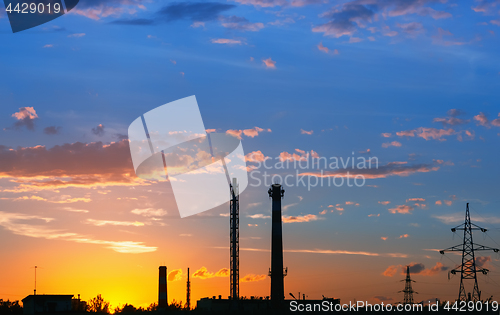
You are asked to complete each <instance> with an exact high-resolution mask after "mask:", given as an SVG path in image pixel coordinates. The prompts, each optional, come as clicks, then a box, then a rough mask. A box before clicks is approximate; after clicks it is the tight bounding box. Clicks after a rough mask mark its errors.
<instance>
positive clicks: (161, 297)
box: [158, 266, 168, 309]
mask: <svg viewBox="0 0 500 315" xmlns="http://www.w3.org/2000/svg"><path fill="white" fill-rule="evenodd" d="M159 269H160V274H159V277H158V308H161V309H164V308H167V306H168V302H167V301H168V300H167V297H168V295H167V267H166V266H160V268H159Z"/></svg>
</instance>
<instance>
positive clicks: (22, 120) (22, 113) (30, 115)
mask: <svg viewBox="0 0 500 315" xmlns="http://www.w3.org/2000/svg"><path fill="white" fill-rule="evenodd" d="M12 117H14V118H15V119H17V121H16V122H15V123H14V128H15V129H20V128H22V127H26V129H28V130H31V131H34V130H35V120H36V119H38V115H37V114H36V111H35V109H34V108H33V107H21V108H19V112H17V113H14V114H12ZM6 129H11V128H6Z"/></svg>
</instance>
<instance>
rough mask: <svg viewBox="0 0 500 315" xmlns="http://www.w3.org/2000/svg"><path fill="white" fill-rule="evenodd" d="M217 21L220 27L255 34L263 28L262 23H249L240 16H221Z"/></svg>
mask: <svg viewBox="0 0 500 315" xmlns="http://www.w3.org/2000/svg"><path fill="white" fill-rule="evenodd" d="M219 20H220V21H221V24H222V26H224V27H225V28H229V29H232V30H238V31H250V32H257V31H259V30H260V29H262V28H264V24H263V23H251V22H250V21H249V20H247V19H246V18H244V17H240V16H234V15H233V16H228V17H226V16H221V17H219Z"/></svg>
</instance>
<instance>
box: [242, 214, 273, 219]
mask: <svg viewBox="0 0 500 315" xmlns="http://www.w3.org/2000/svg"><path fill="white" fill-rule="evenodd" d="M247 217H249V218H252V219H270V218H271V216H269V215H263V214H261V213H257V214H252V215H247Z"/></svg>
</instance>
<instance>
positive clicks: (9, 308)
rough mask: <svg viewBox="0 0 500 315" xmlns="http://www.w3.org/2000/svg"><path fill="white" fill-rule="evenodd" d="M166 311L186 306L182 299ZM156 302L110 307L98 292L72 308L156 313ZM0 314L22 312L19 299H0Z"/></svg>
mask: <svg viewBox="0 0 500 315" xmlns="http://www.w3.org/2000/svg"><path fill="white" fill-rule="evenodd" d="M166 310H167V311H187V310H188V309H187V307H186V306H185V305H183V304H182V301H179V302H177V301H176V300H173V302H172V303H171V304H170V305H168V307H167V308H166ZM158 311H159V310H158V304H156V303H151V304H150V305H149V306H147V307H135V306H133V305H132V304H128V303H125V305H123V306H120V305H119V306H117V307H115V308H114V309H111V304H110V302H109V301H106V300H104V298H103V297H102V296H101V295H100V294H98V295H97V296H96V297H94V298H91V299H90V300H88V301H87V302H86V303H83V307H79V309H77V310H74V312H75V313H96V314H111V313H114V314H132V313H157V312H158ZM0 314H1V315H3V314H19V315H20V314H23V307H22V306H21V305H20V304H19V301H18V300H16V301H12V302H11V301H10V300H7V301H4V300H3V299H0Z"/></svg>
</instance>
